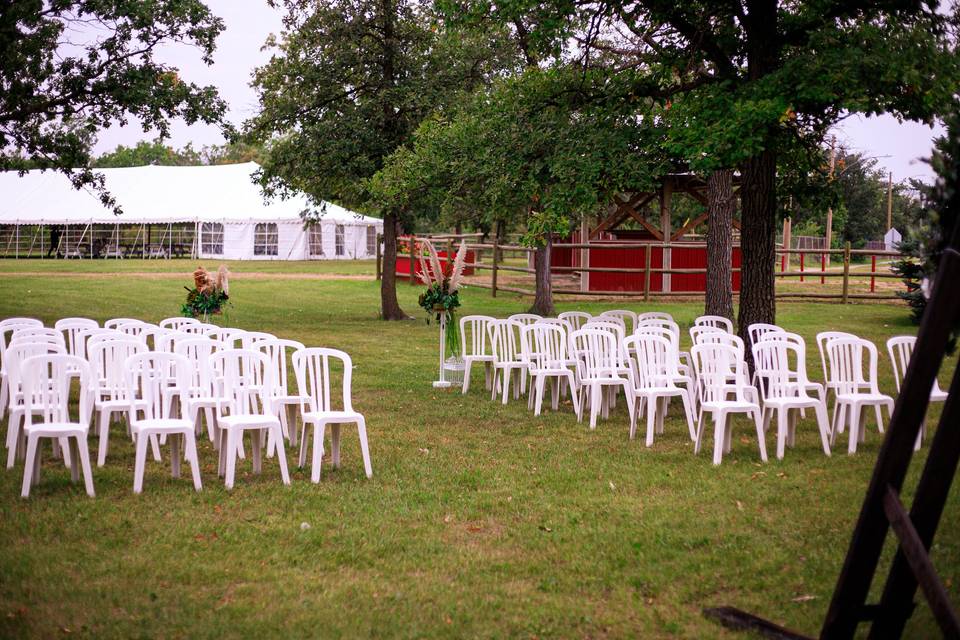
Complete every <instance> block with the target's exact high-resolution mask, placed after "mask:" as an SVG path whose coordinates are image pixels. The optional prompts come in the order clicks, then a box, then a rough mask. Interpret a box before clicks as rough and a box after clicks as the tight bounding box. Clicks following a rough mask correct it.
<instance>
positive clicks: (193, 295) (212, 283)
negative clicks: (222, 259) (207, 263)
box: [180, 265, 230, 322]
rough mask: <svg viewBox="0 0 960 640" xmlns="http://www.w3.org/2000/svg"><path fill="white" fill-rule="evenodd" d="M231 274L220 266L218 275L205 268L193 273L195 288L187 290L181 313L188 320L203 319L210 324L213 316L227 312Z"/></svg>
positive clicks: (199, 268)
mask: <svg viewBox="0 0 960 640" xmlns="http://www.w3.org/2000/svg"><path fill="white" fill-rule="evenodd" d="M229 276H230V272H229V271H228V270H227V267H226V266H224V265H220V268H219V269H217V273H216V275H213V274H211V273H210V272H209V271H207V270H206V269H204V268H203V267H198V268H197V270H196V271H194V272H193V285H194V286H193V288H192V289H191V288H189V287H184V289H186V290H187V300H186V302H184V303H183V305H182V306H181V307H180V313H181V314H182V315H184V316H186V317H188V318H201V319H202V320H203V321H204V322H209V320H210V316H211V315H219V314H221V313H223V312H224V311H225V310H226V307H227V305H228V304H229V302H228V301H229V300H230V295H229V292H230V284H229V281H228V279H229Z"/></svg>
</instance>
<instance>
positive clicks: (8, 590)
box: [0, 261, 960, 638]
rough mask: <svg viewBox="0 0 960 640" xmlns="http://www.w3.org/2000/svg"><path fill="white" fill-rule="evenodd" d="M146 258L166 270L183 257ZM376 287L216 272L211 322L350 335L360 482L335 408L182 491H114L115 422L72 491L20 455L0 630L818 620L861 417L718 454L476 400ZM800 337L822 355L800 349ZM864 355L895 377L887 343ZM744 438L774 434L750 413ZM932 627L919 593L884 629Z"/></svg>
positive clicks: (10, 280)
mask: <svg viewBox="0 0 960 640" xmlns="http://www.w3.org/2000/svg"><path fill="white" fill-rule="evenodd" d="M10 264H11V262H4V263H2V264H0V269H2V270H9V265H10ZM19 264H24V263H19ZM19 264H18V268H19ZM33 264H40V262H39V261H33V262H32V263H30V265H31V267H32V265H33ZM44 264H45V265H46V264H56V263H44ZM59 264H63V263H59ZM69 264H70V266H71V270H76V269H79V268H84V269H86V268H88V267H90V266H94V268H95V269H100V268H101V266H100V265H101V264H103V263H83V264H82V265H81V264H80V263H69ZM109 264H110V265H114V264H117V263H113V262H111V263H109ZM120 264H122V265H123V266H124V267H126V266H127V265H129V264H131V263H128V262H123V263H120ZM160 264H163V265H172V266H177V267H178V268H180V269H181V270H182V271H189V269H190V268H191V267H192V264H193V263H191V262H179V263H176V262H171V263H160ZM344 264H351V263H336V265H332V266H331V265H329V263H309V264H308V265H288V264H284V263H256V264H254V263H243V264H242V265H236V267H235V268H236V270H238V271H239V270H242V269H247V268H248V266H249V270H251V271H263V270H265V269H266V267H271V268H274V267H276V268H277V269H278V270H279V271H287V270H290V271H296V270H304V271H313V270H315V269H316V270H323V269H335V268H338V267H339V266H340V265H344ZM353 264H356V263H353ZM158 268H159V267H158ZM165 268H166V267H165ZM368 269H369V267H368ZM31 270H33V269H25V271H31ZM108 271H109V270H108ZM132 271H137V269H132ZM368 272H369V271H368ZM184 279H185V280H186V279H187V276H184ZM399 291H400V296H401V302H402V304H403V306H404V308H405V309H406V311H407V312H408V313H411V314H414V315H415V316H416V317H417V318H418V319H417V320H416V321H410V322H399V323H382V322H380V321H379V320H377V307H378V283H376V282H369V281H344V280H269V279H251V280H242V279H238V280H237V281H236V282H235V283H234V287H233V289H232V291H231V294H232V300H233V302H234V307H233V309H232V310H231V314H230V318H229V320H230V323H231V324H233V325H236V326H240V327H243V328H249V329H261V330H268V331H272V332H274V333H276V334H278V335H280V336H283V337H289V338H294V339H297V340H301V341H303V342H305V343H307V344H308V345H314V346H316V345H323V346H333V347H338V348H341V349H345V350H347V351H348V352H350V353H351V355H352V356H353V358H354V362H355V364H356V372H355V386H354V400H355V405H356V407H357V408H358V409H359V410H360V411H362V412H363V413H364V414H365V415H366V418H367V425H368V430H369V435H370V444H371V453H372V456H373V468H374V476H373V479H372V480H367V479H366V478H365V477H364V476H363V469H362V464H361V461H360V458H359V446H358V445H357V441H356V437H355V436H353V437H351V432H350V431H349V430H348V431H347V432H346V434H347V435H346V436H345V442H346V444H345V450H344V453H343V466H342V468H341V469H339V470H332V469H331V468H330V467H325V468H324V471H323V478H322V481H321V483H320V484H319V485H313V484H311V483H310V482H309V472H308V471H307V470H301V471H298V470H296V467H295V464H292V463H293V460H294V455H293V454H292V452H288V458H289V459H290V461H291V464H292V469H293V484H292V486H290V487H285V486H283V485H282V484H281V483H280V479H279V471H278V467H277V465H276V462H275V461H269V462H267V463H266V464H265V468H264V473H263V475H262V476H260V477H256V476H252V475H251V474H250V473H249V464H242V465H241V467H239V468H240V469H242V471H243V472H242V473H238V479H237V484H236V488H235V489H234V490H233V491H232V492H227V491H225V490H224V489H223V483H222V481H218V479H217V477H216V472H215V469H216V467H215V464H216V463H215V457H214V454H213V450H212V448H211V446H210V444H209V442H206V441H203V442H202V443H201V445H200V446H201V451H200V454H201V461H202V467H203V469H202V472H203V480H204V490H203V492H201V493H199V494H198V493H195V492H194V491H193V489H192V486H191V485H190V482H189V480H188V479H187V478H183V479H179V480H174V479H172V478H170V477H169V473H168V472H169V466H168V464H167V463H163V464H158V463H148V467H147V469H148V475H147V479H146V484H145V488H144V493H143V494H142V495H140V496H134V495H133V494H132V491H131V487H132V482H133V471H132V470H133V450H132V448H131V447H130V445H129V443H128V442H127V441H126V439H125V438H123V437H121V436H120V434H121V433H122V432H123V431H122V427H120V426H119V425H115V427H114V429H113V433H114V438H113V439H112V441H111V450H110V456H109V458H108V460H107V466H106V467H104V468H103V469H95V470H94V481H95V484H96V489H97V497H96V498H95V499H88V498H87V497H86V496H85V495H84V493H83V490H82V485H71V484H70V482H69V475H68V473H67V472H66V471H65V470H64V469H63V467H62V465H58V464H54V463H53V462H52V461H49V460H47V461H46V463H45V464H44V467H43V471H42V476H41V484H40V485H39V486H38V487H35V488H34V490H33V493H32V495H31V497H30V499H29V500H25V501H24V500H21V499H20V498H19V488H20V481H21V476H22V466H21V465H19V464H18V465H17V467H16V468H15V469H14V470H13V471H8V472H0V539H2V540H3V545H2V551H0V636H2V637H59V636H63V635H65V634H66V633H68V631H67V630H69V634H70V635H78V636H83V637H123V638H127V637H184V638H187V637H189V638H213V637H217V638H219V637H236V638H240V637H251V636H261V637H275V636H293V637H318V636H319V637H368V636H377V637H397V636H399V637H413V636H416V637H484V638H501V637H517V636H523V637H639V636H642V637H687V638H701V637H736V636H734V635H732V634H728V633H727V632H726V631H724V630H723V629H722V628H720V627H718V626H716V625H714V624H713V623H711V622H709V621H707V620H705V619H704V618H703V617H702V615H701V613H700V610H701V608H702V607H704V606H712V605H734V606H738V607H740V608H743V609H746V610H749V611H753V612H756V613H758V614H760V615H763V616H767V617H770V618H772V619H774V620H777V621H778V622H780V623H782V624H785V625H787V626H790V627H793V628H796V629H798V630H800V631H804V632H807V633H811V634H815V633H816V632H817V630H818V628H819V624H820V622H821V621H822V619H823V616H824V613H825V611H826V607H827V604H828V602H829V598H830V594H831V592H832V589H833V586H834V583H835V580H836V576H837V574H838V572H839V569H840V564H841V562H842V559H843V556H844V554H845V552H846V548H847V545H848V543H849V540H850V533H851V530H852V526H853V522H854V520H855V518H856V515H857V513H858V510H859V507H860V503H861V500H862V498H863V492H864V489H865V487H866V483H867V480H868V478H869V475H870V473H871V470H872V467H873V463H874V461H875V458H876V454H877V451H878V448H879V443H880V438H879V437H878V435H877V433H876V430H875V429H871V431H870V432H869V434H868V438H867V442H866V444H865V445H864V446H862V448H861V449H860V451H859V452H858V454H857V455H855V456H847V455H846V453H845V447H843V446H842V443H841V441H838V446H837V451H836V452H835V454H834V455H833V457H830V458H827V457H825V456H824V455H823V454H822V452H821V451H820V450H819V440H818V437H817V436H816V434H815V427H814V425H813V423H812V421H810V420H807V421H804V422H802V423H801V427H800V434H799V437H798V444H797V447H796V448H795V449H790V450H788V451H787V455H786V458H785V459H784V460H783V461H782V462H777V461H775V459H774V461H771V462H770V463H768V464H765V465H763V464H760V461H759V455H758V453H757V450H756V443H755V441H754V440H753V438H752V436H751V431H750V430H749V429H748V427H747V426H746V424H745V423H743V422H741V423H738V425H739V426H738V430H737V432H735V436H734V447H733V452H732V454H731V455H729V456H727V457H725V458H724V462H723V465H722V466H720V467H719V468H715V467H713V466H712V465H711V464H710V454H709V452H704V453H701V455H700V456H699V457H695V456H694V455H693V452H692V445H691V443H690V441H689V438H688V437H687V435H686V427H685V426H684V425H683V424H682V422H681V421H680V420H678V419H677V418H676V415H677V414H678V413H679V411H678V410H677V409H674V411H673V412H672V413H671V418H670V419H669V420H668V423H667V426H666V433H665V435H664V436H662V437H659V438H658V439H657V440H656V442H655V443H654V446H653V447H652V448H650V449H647V448H646V447H645V446H644V445H643V443H642V440H641V439H638V440H636V441H629V440H628V439H627V427H628V422H627V417H626V414H625V411H624V409H623V403H621V404H620V406H619V407H618V409H617V411H616V412H615V414H614V415H613V416H611V419H609V420H607V421H601V422H600V424H599V426H598V428H597V430H596V431H590V430H589V429H588V428H587V426H586V424H578V423H577V422H576V420H575V418H574V416H573V414H572V409H571V408H570V407H569V406H566V407H563V408H562V410H561V411H560V412H558V413H552V412H549V411H547V412H546V414H545V415H543V416H542V417H540V418H534V417H532V415H531V413H529V412H528V411H527V410H526V403H525V401H520V402H514V401H511V402H510V404H508V405H507V406H506V407H504V406H501V405H500V404H499V403H498V402H497V403H495V402H491V401H490V399H489V396H488V395H486V394H485V393H484V392H483V391H482V386H483V385H482V380H481V379H480V378H479V376H478V377H475V378H474V387H473V389H472V390H471V393H470V394H469V395H467V396H461V395H460V394H459V393H456V392H442V391H436V390H434V389H432V388H431V386H430V381H431V380H433V379H434V377H435V374H436V372H435V370H434V366H435V365H434V363H435V358H436V351H435V348H436V340H437V335H436V327H435V326H434V325H429V326H428V325H427V324H426V323H425V322H424V321H423V319H422V317H423V316H422V314H420V313H418V311H419V309H418V308H417V307H416V295H417V293H418V292H419V288H417V287H409V286H406V285H404V284H401V285H400V286H399ZM182 294H183V290H182V289H181V288H180V286H179V284H178V283H176V282H171V281H169V280H167V279H151V278H148V279H138V278H123V277H119V278H117V277H109V274H108V272H106V271H105V272H104V273H103V277H90V278H57V277H55V274H53V273H51V274H50V275H49V276H28V275H22V273H21V274H20V275H16V276H13V275H12V274H8V275H4V276H3V277H2V279H0V317H6V316H11V315H32V316H36V317H39V318H42V319H43V320H45V321H48V322H52V321H53V320H55V319H57V318H59V317H63V316H71V315H83V316H89V317H93V318H96V319H98V320H105V319H107V318H109V317H115V316H135V317H142V318H144V319H147V320H152V321H157V320H160V319H161V318H163V317H166V316H169V315H173V314H175V313H176V310H177V309H178V308H179V305H180V302H181V298H182ZM463 299H464V308H463V309H462V312H463V313H489V314H493V315H501V316H502V315H505V314H508V313H512V312H517V311H521V310H523V309H524V308H525V306H526V305H527V302H526V301H524V300H520V299H518V298H516V297H512V296H500V297H498V298H497V299H495V300H494V299H491V298H490V297H489V292H486V291H483V290H479V289H471V290H468V291H465V292H464V295H463ZM616 306H619V305H618V304H617V303H611V304H601V303H582V304H577V303H564V304H563V305H561V307H562V309H572V308H582V309H586V310H590V311H598V310H600V309H603V308H613V307H616ZM630 308H633V309H636V310H638V311H640V310H652V309H664V310H667V311H670V312H671V313H673V314H674V316H675V317H676V318H677V319H678V321H679V322H680V323H681V325H682V326H684V329H685V327H686V326H687V325H689V323H690V322H691V321H692V319H693V318H694V317H695V316H696V315H698V311H699V305H697V304H677V303H651V304H649V305H635V304H633V305H630ZM778 321H779V322H780V323H781V324H782V325H784V326H786V327H788V328H790V329H792V330H794V331H797V332H799V333H801V334H803V335H805V336H807V338H808V340H810V342H811V346H812V337H813V335H814V334H815V333H816V332H817V331H820V330H825V329H845V330H851V331H855V332H856V333H858V334H860V335H863V336H864V337H868V338H870V339H872V340H874V341H876V342H877V343H878V344H880V343H881V342H882V340H884V339H885V338H886V337H887V336H890V335H894V334H899V333H910V332H913V331H914V327H912V326H911V325H910V324H909V323H908V321H907V311H906V309H905V308H903V307H900V306H893V305H867V304H862V305H849V306H839V305H829V304H798V303H794V304H787V303H781V304H779V313H778ZM808 356H809V369H810V372H811V374H815V375H816V376H817V377H819V361H818V359H817V356H816V353H815V349H814V352H813V353H810V354H808ZM881 371H882V374H883V379H882V386H883V387H884V389H886V390H887V391H889V392H892V391H893V384H892V380H891V376H890V372H889V365H888V363H887V362H886V360H885V359H884V360H883V361H882V362H881ZM937 411H938V410H937ZM767 446H768V449H770V450H771V451H773V439H772V437H768V440H767ZM707 447H708V448H710V447H712V441H711V440H709V439H708V440H707ZM925 457H926V449H925V450H924V451H923V452H921V453H920V454H919V456H918V458H919V460H923V459H925ZM918 466H919V465H915V469H914V472H913V473H912V474H911V479H910V481H909V483H908V486H910V487H912V486H913V483H915V480H916V471H917V469H916V468H917V467H918ZM957 507H958V500H957V496H956V495H955V493H954V495H952V496H951V499H950V503H949V504H948V505H947V509H946V512H945V514H944V519H943V522H942V525H941V530H940V533H939V535H938V537H937V544H936V545H935V549H934V554H933V559H934V563H935V564H936V566H937V568H938V570H939V571H940V572H941V575H942V576H943V578H944V580H945V581H946V583H947V585H948V588H949V590H950V592H951V594H952V595H953V597H954V599H956V597H957V586H956V585H957V583H958V581H960V538H958V535H957V533H958V531H960V510H958V508H957ZM304 522H305V523H308V524H309V528H308V529H306V530H302V529H301V523H304ZM891 549H892V547H891ZM891 549H888V550H887V551H888V554H887V556H888V557H889V555H890V554H889V552H890V551H891ZM811 597H812V598H811ZM935 634H936V628H935V625H934V623H933V620H932V616H931V615H930V613H929V611H928V609H927V608H926V606H925V605H921V606H920V607H919V608H918V610H917V613H916V614H915V615H914V618H913V620H912V621H911V623H910V627H909V628H908V632H907V637H923V636H931V635H935Z"/></svg>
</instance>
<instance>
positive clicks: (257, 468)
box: [241, 430, 263, 475]
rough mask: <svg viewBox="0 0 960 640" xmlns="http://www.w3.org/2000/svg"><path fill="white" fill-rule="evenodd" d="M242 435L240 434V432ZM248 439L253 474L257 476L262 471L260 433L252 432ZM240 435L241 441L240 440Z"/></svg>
mask: <svg viewBox="0 0 960 640" xmlns="http://www.w3.org/2000/svg"><path fill="white" fill-rule="evenodd" d="M241 433H242V432H241ZM250 435H251V438H250V449H251V450H252V451H253V472H254V473H255V474H257V475H260V473H261V472H262V471H263V451H262V445H261V440H260V435H261V433H260V431H259V430H254V431H253V432H251V434H250ZM242 437H243V436H242V435H241V439H242Z"/></svg>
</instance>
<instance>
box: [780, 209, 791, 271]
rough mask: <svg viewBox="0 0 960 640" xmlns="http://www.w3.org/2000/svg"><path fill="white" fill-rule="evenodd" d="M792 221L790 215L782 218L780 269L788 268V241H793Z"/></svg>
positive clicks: (787, 269)
mask: <svg viewBox="0 0 960 640" xmlns="http://www.w3.org/2000/svg"><path fill="white" fill-rule="evenodd" d="M792 235H793V221H792V219H791V218H790V216H787V217H786V218H784V219H783V251H784V254H783V259H782V260H781V261H780V271H789V270H790V243H791V242H792V241H793V238H791V236H792Z"/></svg>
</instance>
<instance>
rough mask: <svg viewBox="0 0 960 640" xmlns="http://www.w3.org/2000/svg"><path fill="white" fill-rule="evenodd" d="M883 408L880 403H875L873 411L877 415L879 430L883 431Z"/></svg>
mask: <svg viewBox="0 0 960 640" xmlns="http://www.w3.org/2000/svg"><path fill="white" fill-rule="evenodd" d="M881 408H882V407H881V406H880V405H878V404H876V405H873V411H874V413H875V414H876V415H877V430H878V431H879V432H880V433H883V411H881Z"/></svg>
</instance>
